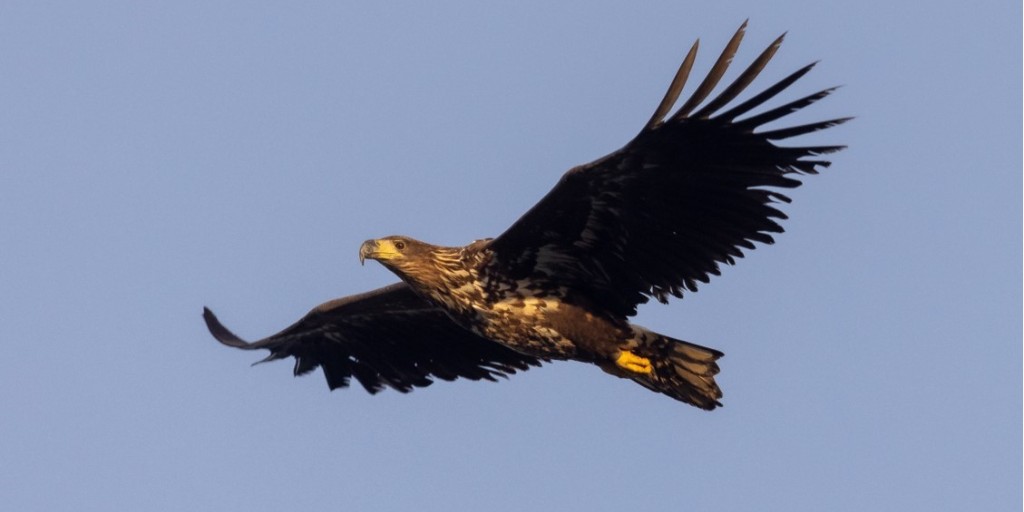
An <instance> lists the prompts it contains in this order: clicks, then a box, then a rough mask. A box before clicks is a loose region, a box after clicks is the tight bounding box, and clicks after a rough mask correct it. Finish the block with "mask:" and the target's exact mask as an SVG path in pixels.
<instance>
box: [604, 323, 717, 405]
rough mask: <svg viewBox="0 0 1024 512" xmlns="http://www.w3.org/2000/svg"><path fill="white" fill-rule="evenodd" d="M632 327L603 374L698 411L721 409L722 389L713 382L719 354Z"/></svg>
mask: <svg viewBox="0 0 1024 512" xmlns="http://www.w3.org/2000/svg"><path fill="white" fill-rule="evenodd" d="M632 327H633V338H632V339H631V340H630V341H629V342H628V343H627V345H626V346H624V347H622V348H621V350H620V351H619V353H618V354H617V355H615V357H614V359H613V361H611V362H610V364H607V365H602V367H603V368H604V369H605V371H608V372H609V373H612V374H614V375H618V376H620V377H625V378H628V379H631V380H633V381H636V382H637V383H638V384H640V385H641V386H644V387H646V388H648V389H650V390H652V391H657V392H658V393H663V394H665V395H668V396H670V397H672V398H675V399H676V400H679V401H681V402H686V403H688V404H690V405H693V406H695V407H700V408H701V409H705V410H708V411H710V410H712V409H714V408H715V407H721V405H722V403H721V402H719V401H718V399H719V398H722V390H721V389H719V387H718V384H717V383H715V375H716V374H717V373H718V363H716V362H715V361H717V360H718V358H720V357H722V355H723V354H722V353H721V352H719V351H717V350H715V349H712V348H707V347H702V346H700V345H695V344H693V343H689V342H686V341H682V340H677V339H673V338H669V337H668V336H664V335H662V334H658V333H656V332H652V331H649V330H647V329H644V328H643V327H638V326H632Z"/></svg>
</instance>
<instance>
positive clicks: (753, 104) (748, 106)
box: [715, 62, 817, 121]
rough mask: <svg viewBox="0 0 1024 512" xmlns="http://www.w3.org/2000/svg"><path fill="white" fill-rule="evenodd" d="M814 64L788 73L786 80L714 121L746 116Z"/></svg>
mask: <svg viewBox="0 0 1024 512" xmlns="http://www.w3.org/2000/svg"><path fill="white" fill-rule="evenodd" d="M816 64H817V62H812V63H810V64H808V65H806V66H804V67H802V68H800V69H798V70H796V71H794V72H792V73H790V74H789V76H787V77H786V78H783V79H782V80H779V81H778V82H776V83H775V84H774V85H772V86H771V87H769V88H767V89H765V90H764V91H762V92H761V93H759V94H757V95H756V96H754V97H753V98H750V99H749V100H747V101H744V102H743V103H740V104H739V105H736V106H735V107H733V108H732V109H730V110H728V111H726V112H724V113H722V114H720V115H718V116H716V117H715V119H720V120H722V121H731V120H733V119H736V118H737V117H739V116H741V115H743V114H746V113H747V112H750V111H751V110H753V109H755V108H757V107H758V106H760V105H761V104H762V103H764V102H766V101H768V100H770V99H772V98H774V97H775V95H776V94H779V93H780V92H782V91H784V90H785V89H786V88H788V87H789V86H790V85H793V82H796V81H797V80H799V79H800V78H801V77H802V76H804V75H806V74H807V72H808V71H810V70H811V69H812V68H814V66H815V65H816Z"/></svg>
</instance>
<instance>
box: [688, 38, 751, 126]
mask: <svg viewBox="0 0 1024 512" xmlns="http://www.w3.org/2000/svg"><path fill="white" fill-rule="evenodd" d="M746 29H747V22H746V21H744V22H743V24H742V25H740V28H739V30H737V31H736V33H735V34H733V36H732V39H730V40H729V44H727V45H725V49H723V50H722V54H721V55H719V56H718V60H717V61H716V62H715V65H714V66H712V67H711V71H710V72H709V73H708V76H706V77H704V81H703V82H701V83H700V85H699V86H697V90H696V91H694V93H693V96H690V99H688V100H686V103H684V104H683V106H682V107H679V110H678V111H676V113H675V114H673V115H672V117H671V120H673V121H678V120H680V119H683V118H685V117H686V116H687V114H689V113H690V111H691V110H693V109H694V108H695V107H696V106H697V105H699V104H700V102H702V101H704V98H707V97H708V94H711V91H712V90H713V89H714V88H715V86H716V85H718V81H719V80H721V79H722V75H724V74H725V71H726V70H727V69H729V64H730V63H732V58H733V57H734V56H736V50H738V49H739V47H740V42H741V41H743V34H744V33H745V32H746Z"/></svg>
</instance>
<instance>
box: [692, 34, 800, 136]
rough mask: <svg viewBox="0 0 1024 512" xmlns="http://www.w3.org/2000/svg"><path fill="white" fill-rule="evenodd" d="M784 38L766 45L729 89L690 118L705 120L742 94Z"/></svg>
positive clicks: (784, 35)
mask: <svg viewBox="0 0 1024 512" xmlns="http://www.w3.org/2000/svg"><path fill="white" fill-rule="evenodd" d="M785 38H786V34H785V33H783V34H782V35H781V36H779V37H778V38H777V39H775V41H773V42H772V44H770V45H768V47H767V48H765V49H764V51H763V52H761V55H758V56H757V59H755V60H754V62H752V63H751V64H750V65H749V66H747V69H745V70H744V71H743V73H742V74H740V76H739V77H738V78H737V79H736V80H734V81H733V82H732V83H731V84H729V87H726V88H725V90H724V91H722V93H721V94H719V95H718V96H717V97H715V99H713V100H711V101H710V102H709V103H708V104H707V105H706V106H704V107H703V108H701V109H700V110H698V111H697V112H695V113H694V114H693V116H691V117H696V118H701V119H706V118H708V117H710V116H711V115H712V114H714V113H715V111H716V110H718V109H720V108H722V107H724V106H725V105H726V104H727V103H729V102H730V101H732V100H733V99H735V98H736V96H738V95H739V94H740V93H741V92H743V90H744V89H746V88H747V86H748V85H750V83H751V82H753V81H754V79H756V78H757V75H759V74H761V71H763V70H764V68H765V66H766V65H768V61H770V60H771V59H772V57H774V56H775V52H777V51H779V47H780V46H782V41H783V39H785Z"/></svg>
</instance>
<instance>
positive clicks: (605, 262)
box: [490, 23, 849, 316]
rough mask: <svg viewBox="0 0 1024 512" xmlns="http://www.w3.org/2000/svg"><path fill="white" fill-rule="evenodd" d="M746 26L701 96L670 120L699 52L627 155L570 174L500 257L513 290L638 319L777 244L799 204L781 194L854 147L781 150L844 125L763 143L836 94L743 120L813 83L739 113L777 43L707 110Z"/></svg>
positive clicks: (508, 237) (500, 240) (501, 244)
mask: <svg viewBox="0 0 1024 512" xmlns="http://www.w3.org/2000/svg"><path fill="white" fill-rule="evenodd" d="M745 28H746V23H744V24H743V26H741V27H740V29H739V30H738V31H737V32H736V35H735V36H733V38H732V40H731V41H730V42H729V44H728V45H727V46H726V48H725V50H724V51H723V52H722V54H721V56H720V57H719V59H718V61H717V62H716V63H715V65H714V66H713V67H712V69H711V72H710V73H709V74H708V76H707V77H706V78H705V79H704V80H703V81H702V82H701V84H700V85H699V86H698V87H697V89H696V91H695V92H694V93H693V95H692V96H691V97H690V98H689V99H688V100H686V101H685V102H684V104H683V105H682V106H681V107H680V108H679V109H678V110H676V112H675V113H674V114H672V115H671V116H669V117H666V116H668V114H669V112H670V111H671V109H672V107H673V106H674V105H675V104H676V101H677V100H678V98H679V94H680V92H681V91H682V89H683V86H684V85H685V83H686V79H687V77H688V76H689V73H690V69H691V67H692V66H693V61H694V57H695V56H696V53H697V47H698V44H697V43H694V45H693V47H692V48H691V49H690V52H689V54H687V56H686V59H685V60H684V61H683V64H682V65H681V66H680V68H679V71H678V72H677V74H676V76H675V78H674V79H673V81H672V84H671V85H670V87H669V90H668V93H667V94H666V95H665V98H664V99H663V100H662V101H661V104H660V105H659V106H658V108H657V109H656V111H655V113H654V115H653V116H652V117H651V120H650V121H649V122H648V123H647V125H646V126H644V128H643V130H642V131H641V132H640V134H639V135H637V136H636V138H634V139H633V140H632V141H630V142H629V144H627V145H626V146H625V147H623V148H622V149H620V150H618V151H616V152H614V153H612V154H610V155H608V156H606V157H604V158H601V159H600V160H597V161H595V162H592V163H590V164H587V165H583V166H579V167H576V168H573V169H571V170H570V171H569V172H567V173H566V174H565V175H564V176H563V177H562V179H561V180H560V181H559V182H558V184H557V185H556V186H555V187H554V189H552V190H551V191H550V192H549V193H548V194H547V196H545V197H544V198H543V199H542V200H541V201H540V202H539V203H538V204H537V205H535V206H534V207H533V208H532V209H531V210H530V211H528V212H527V213H526V214H525V215H523V216H522V217H521V218H520V219H519V220H518V221H516V222H515V223H514V224H513V225H512V226H511V227H510V228H509V229H508V230H506V231H505V232H504V233H503V234H502V235H501V236H499V237H497V238H495V239H494V240H493V241H492V242H491V244H490V248H491V250H493V251H494V255H495V257H494V258H493V259H492V260H491V262H490V265H493V266H496V267H494V268H500V269H501V272H503V273H504V274H505V275H508V276H509V277H512V278H513V279H524V278H528V279H530V280H531V281H532V282H541V283H544V284H545V285H546V286H548V287H553V288H560V289H561V293H563V294H564V295H566V296H567V297H569V298H571V299H575V300H577V301H581V302H585V303H588V304H590V305H591V306H594V307H598V308H602V309H604V310H605V311H606V312H608V313H611V314H615V315H623V316H628V315H632V314H635V313H636V306H637V305H638V304H640V303H643V302H646V301H647V298H648V297H652V296H653V297H656V298H657V299H658V300H660V301H662V302H664V301H666V300H667V299H668V296H670V295H673V296H676V297H681V296H682V292H683V290H684V289H686V290H690V291H696V289H697V283H698V282H703V283H706V282H708V280H709V278H710V276H711V275H718V274H719V273H720V271H719V265H720V264H722V263H728V264H733V263H734V262H735V258H740V257H742V256H743V252H742V249H753V248H754V244H753V243H754V242H762V243H766V244H770V243H772V242H773V239H772V236H771V233H781V232H782V231H783V230H782V227H781V226H779V224H778V223H777V222H776V221H777V220H779V219H784V218H786V216H785V214H783V213H782V212H781V211H779V210H778V209H776V207H775V206H774V205H775V204H777V203H779V202H789V198H787V197H786V196H784V195H782V194H781V193H779V192H777V191H775V190H774V189H780V188H782V189H785V188H794V187H796V186H798V185H800V182H799V181H797V180H796V179H795V178H794V176H795V175H799V174H815V173H817V171H818V169H820V168H823V167H827V166H828V165H829V162H828V161H826V160H822V159H816V158H813V157H816V156H818V155H823V154H826V153H831V152H833V151H837V150H839V149H842V148H843V146H808V147H779V146H776V145H775V144H774V143H773V142H774V141H779V140H783V139H788V138H790V137H794V136H797V135H802V134H806V133H810V132H813V131H817V130H821V129H824V128H828V127H831V126H835V125H837V124H839V123H842V122H844V121H846V120H848V119H849V118H842V119H833V120H829V121H822V122H817V123H812V124H807V125H802V126H795V127H791V128H784V129H773V130H769V131H762V132H755V130H756V129H758V128H759V127H761V126H762V125H764V124H766V123H769V122H772V121H775V120H777V119H780V118H782V117H785V116H786V115H787V114H790V113H793V112H795V111H797V110H800V109H802V108H804V107H806V106H808V105H810V104H812V103H814V102H816V101H818V100H819V99H821V98H824V97H825V96H827V95H828V94H829V93H830V92H831V91H832V89H826V90H823V91H821V92H818V93H815V94H811V95H809V96H805V97H803V98H800V99H797V100H795V101H792V102H790V103H787V104H785V105H782V106H780V107H776V108H773V109H770V110H767V111H765V112H762V113H759V114H756V115H751V116H749V117H746V118H744V119H738V118H739V117H740V116H743V115H745V114H747V113H749V112H751V111H752V110H754V109H755V108H757V107H759V106H761V105H762V104H764V103H765V102H766V101H768V100H769V99H771V98H772V97H774V96H775V95H776V94H778V93H779V92H781V91H783V90H784V89H786V88H787V87H789V86H790V85H792V84H793V82H795V81H796V80H797V79H799V78H800V77H802V76H803V75H804V74H806V73H807V72H808V71H809V70H810V69H811V67H812V66H813V64H811V65H809V66H806V67H804V68H801V69H799V70H797V71H796V72H795V73H793V74H791V75H789V76H787V77H786V78H784V79H782V80H781V81H779V82H778V83H776V84H774V85H772V86H771V87H768V88H767V89H765V90H764V91H763V92H761V93H760V94H757V95H755V96H753V97H751V98H750V99H749V100H746V101H744V102H742V103H740V104H738V105H736V106H734V107H732V108H730V109H728V110H725V111H723V108H724V107H725V106H726V105H728V104H729V103H730V102H731V101H732V100H733V99H735V98H736V96H738V95H739V94H740V93H741V92H742V91H743V90H744V89H745V88H746V87H747V86H748V85H749V84H750V83H751V82H752V81H753V80H754V79H755V78H756V77H757V75H758V73H760V71H761V70H762V69H763V68H764V66H765V65H766V64H767V63H768V61H769V60H770V59H771V57H772V56H773V55H774V54H775V51H776V50H777V49H778V48H779V45H780V44H781V43H782V37H779V38H778V39H776V40H775V41H774V42H773V43H772V44H771V45H770V46H769V47H768V48H767V49H766V50H765V51H764V52H762V53H761V55H760V56H758V58H757V59H756V60H755V61H754V62H753V63H752V64H751V65H750V66H749V67H748V68H747V69H746V70H745V71H743V73H741V74H740V76H739V77H738V78H736V80H735V81H734V82H733V83H732V84H731V85H729V86H728V87H726V88H725V90H723V91H722V92H721V93H720V94H719V95H718V96H717V97H715V98H714V99H712V100H711V101H709V102H707V103H706V104H705V105H704V106H703V107H702V108H700V109H697V107H698V106H699V105H700V104H701V103H702V102H703V101H704V100H705V99H706V98H707V97H708V95H709V94H710V93H711V92H712V90H713V89H714V88H715V86H716V85H717V84H718V82H719V80H720V79H721V78H722V75H724V74H725V71H726V68H727V67H728V66H729V63H730V62H731V60H732V57H733V56H734V55H735V53H736V50H737V49H738V48H739V43H740V40H741V39H742V37H743V32H744V30H745Z"/></svg>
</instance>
